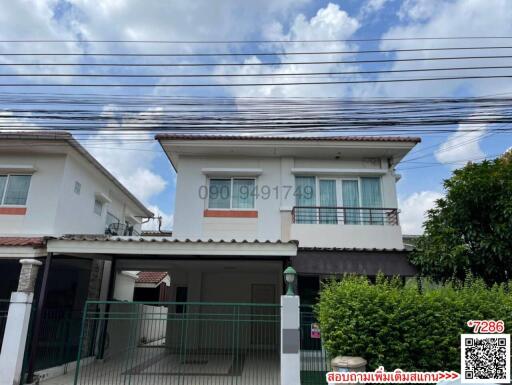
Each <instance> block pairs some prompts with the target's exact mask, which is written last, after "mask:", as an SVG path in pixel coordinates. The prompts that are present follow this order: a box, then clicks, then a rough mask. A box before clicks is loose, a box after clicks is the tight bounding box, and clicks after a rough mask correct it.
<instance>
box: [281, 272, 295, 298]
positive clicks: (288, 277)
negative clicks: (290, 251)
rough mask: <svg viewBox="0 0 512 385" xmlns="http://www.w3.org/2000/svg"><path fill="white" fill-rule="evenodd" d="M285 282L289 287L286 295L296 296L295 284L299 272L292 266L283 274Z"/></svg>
mask: <svg viewBox="0 0 512 385" xmlns="http://www.w3.org/2000/svg"><path fill="white" fill-rule="evenodd" d="M283 275H284V280H285V281H286V284H287V285H288V290H287V291H286V295H295V293H294V292H293V284H294V283H295V278H296V277H297V272H296V271H295V269H294V268H293V267H291V266H288V267H287V268H286V270H285V271H284V272H283Z"/></svg>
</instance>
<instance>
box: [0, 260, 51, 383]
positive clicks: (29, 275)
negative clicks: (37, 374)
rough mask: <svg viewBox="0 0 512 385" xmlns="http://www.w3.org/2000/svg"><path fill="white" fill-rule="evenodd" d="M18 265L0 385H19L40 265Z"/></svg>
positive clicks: (32, 262)
mask: <svg viewBox="0 0 512 385" xmlns="http://www.w3.org/2000/svg"><path fill="white" fill-rule="evenodd" d="M20 263H21V264H22V265H23V266H22V268H21V274H20V279H19V283H18V291H16V292H14V293H12V294H11V302H10V305H9V312H8V314H7V322H6V324H5V332H4V339H3V342H2V351H1V352H0V385H18V384H19V383H20V379H21V370H22V366H23V356H24V354H25V344H26V342H27V334H28V324H29V321H30V313H31V308H32V301H33V299H34V284H35V279H36V277H37V271H38V269H39V266H40V265H41V262H39V261H36V260H34V259H22V260H21V261H20Z"/></svg>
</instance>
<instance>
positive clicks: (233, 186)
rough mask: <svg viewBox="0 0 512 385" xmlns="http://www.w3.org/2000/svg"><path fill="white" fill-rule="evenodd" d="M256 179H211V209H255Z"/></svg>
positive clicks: (209, 191)
mask: <svg viewBox="0 0 512 385" xmlns="http://www.w3.org/2000/svg"><path fill="white" fill-rule="evenodd" d="M255 184H256V182H255V179H254V178H210V179H209V186H208V208H209V209H225V210H230V209H237V210H240V209H241V210H243V209H254V196H255Z"/></svg>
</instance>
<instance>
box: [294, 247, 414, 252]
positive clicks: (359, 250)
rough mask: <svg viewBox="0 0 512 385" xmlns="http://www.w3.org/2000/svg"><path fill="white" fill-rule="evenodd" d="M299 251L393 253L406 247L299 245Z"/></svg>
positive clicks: (405, 250)
mask: <svg viewBox="0 0 512 385" xmlns="http://www.w3.org/2000/svg"><path fill="white" fill-rule="evenodd" d="M298 250H299V251H326V252H328V251H355V252H365V253H368V252H376V253H382V252H394V253H397V252H398V253H405V252H407V251H408V250H407V249H405V248H404V249H396V248H393V249H380V248H376V247H374V248H360V247H299V248H298Z"/></svg>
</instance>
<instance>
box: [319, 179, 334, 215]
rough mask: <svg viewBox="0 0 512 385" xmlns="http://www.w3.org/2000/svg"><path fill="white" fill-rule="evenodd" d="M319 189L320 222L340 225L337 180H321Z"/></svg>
mask: <svg viewBox="0 0 512 385" xmlns="http://www.w3.org/2000/svg"><path fill="white" fill-rule="evenodd" d="M318 188H319V192H320V208H319V222H320V223H326V224H336V223H338V220H337V216H336V211H337V210H336V206H337V204H336V180H335V179H320V181H319V182H318ZM324 207H325V208H324Z"/></svg>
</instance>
